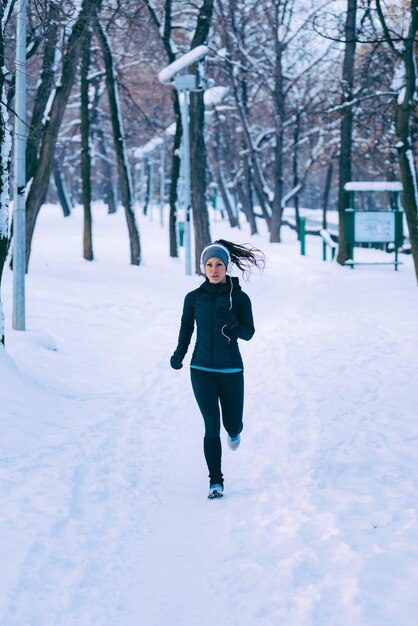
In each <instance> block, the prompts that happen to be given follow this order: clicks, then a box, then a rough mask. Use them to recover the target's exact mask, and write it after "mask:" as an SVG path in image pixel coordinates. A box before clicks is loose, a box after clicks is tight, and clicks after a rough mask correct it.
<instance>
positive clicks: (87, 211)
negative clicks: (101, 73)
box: [80, 29, 94, 261]
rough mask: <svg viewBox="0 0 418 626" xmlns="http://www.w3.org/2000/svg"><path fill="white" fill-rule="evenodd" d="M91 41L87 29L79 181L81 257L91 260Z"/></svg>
mask: <svg viewBox="0 0 418 626" xmlns="http://www.w3.org/2000/svg"><path fill="white" fill-rule="evenodd" d="M91 41H92V31H91V29H87V31H86V34H85V36H84V40H83V47H82V52H81V71H80V90H81V100H80V114H81V181H82V189H83V207H84V233H83V257H84V258H85V259H86V261H92V260H93V258H94V256H93V234H92V217H91V154H90V106H89V105H90V102H89V100H90V98H89V79H88V74H89V69H90V47H91Z"/></svg>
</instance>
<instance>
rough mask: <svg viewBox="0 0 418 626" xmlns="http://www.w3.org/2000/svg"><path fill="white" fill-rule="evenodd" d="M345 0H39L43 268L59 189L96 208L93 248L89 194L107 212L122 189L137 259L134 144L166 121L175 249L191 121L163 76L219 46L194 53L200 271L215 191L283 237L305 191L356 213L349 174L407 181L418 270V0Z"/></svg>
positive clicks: (34, 80) (34, 145)
mask: <svg viewBox="0 0 418 626" xmlns="http://www.w3.org/2000/svg"><path fill="white" fill-rule="evenodd" d="M14 6H15V3H14V2H13V0H10V1H7V0H2V2H1V16H2V22H1V23H2V30H1V36H0V65H1V67H2V68H3V71H2V72H1V76H0V89H1V129H0V142H1V145H2V152H1V155H2V158H1V162H0V168H1V171H0V186H1V189H0V191H1V203H2V204H1V206H0V277H1V270H2V268H3V264H4V263H5V260H6V256H7V250H8V249H9V246H10V237H11V232H12V228H11V226H12V225H10V224H9V225H8V226H7V218H6V217H5V216H6V212H8V199H9V196H10V193H9V178H8V173H9V172H10V129H11V128H12V125H13V107H14V82H15V69H14V54H15V53H14V48H15V10H14ZM345 8H346V10H345V11H341V3H336V2H335V1H334V0H323V1H322V2H318V1H317V0H303V1H302V0H263V2H260V1H259V0H199V1H198V2H192V1H189V0H152V1H151V0H135V1H134V0H125V2H123V3H121V2H115V1H114V0H83V1H82V2H80V3H75V2H72V1H69V0H67V1H66V0H64V1H60V2H58V1H56V0H28V35H27V62H28V114H27V120H26V121H27V128H28V143H27V232H26V236H27V263H28V265H29V259H30V252H31V243H32V238H33V233H34V230H35V227H36V223H37V217H38V215H39V212H40V211H41V210H42V205H43V204H44V203H45V202H46V201H47V199H50V200H59V201H60V202H61V204H62V206H63V210H64V214H68V213H69V212H70V211H71V210H72V205H73V204H74V203H75V202H78V203H80V204H82V205H83V210H84V233H83V255H84V257H85V258H86V259H88V260H91V259H93V258H94V237H93V225H92V219H91V203H92V201H93V200H94V199H101V200H104V201H105V202H106V203H107V205H108V210H109V212H114V211H115V210H116V208H117V205H118V204H121V205H122V206H123V209H124V212H125V216H126V222H127V231H128V239H129V246H130V262H131V263H132V264H135V265H139V264H140V262H141V243H140V233H139V228H138V224H137V220H136V217H135V202H137V201H138V197H135V189H134V186H135V180H133V179H134V178H136V177H137V176H136V171H135V169H134V166H135V158H134V154H135V150H136V149H138V148H141V147H142V146H144V145H145V144H147V142H149V140H150V139H152V138H154V137H162V136H164V146H165V150H166V151H167V158H166V159H165V163H166V170H167V171H166V176H167V179H168V181H169V185H168V194H167V200H168V202H169V204H170V221H169V233H170V237H169V253H170V255H171V256H176V255H177V254H178V250H177V235H176V225H177V219H178V216H177V213H178V208H179V206H180V201H179V180H180V170H181V158H180V156H181V155H180V146H181V138H182V123H181V117H180V106H179V99H178V94H177V92H176V90H175V89H173V88H171V87H167V86H163V85H161V84H160V83H159V81H158V78H157V75H158V72H159V70H161V68H162V67H164V66H165V65H167V64H169V63H171V62H173V61H174V60H175V59H176V58H178V57H179V56H180V55H181V54H183V53H185V52H187V51H188V50H190V49H191V48H193V47H195V46H198V45H200V44H202V43H205V44H207V45H208V46H209V48H210V53H209V54H208V55H207V57H206V58H205V60H204V61H203V62H200V63H198V64H196V65H195V66H194V67H192V68H190V69H191V71H192V72H194V73H196V74H198V75H199V76H200V77H203V78H204V83H203V84H204V86H205V90H204V91H200V92H196V93H193V94H192V95H191V119H190V122H191V158H192V172H193V176H192V206H193V216H194V228H195V242H196V269H197V265H198V262H197V259H198V257H199V254H200V250H201V249H202V247H203V246H204V245H205V244H206V243H207V242H208V240H210V237H211V235H210V225H209V220H208V212H207V203H208V199H209V196H210V194H212V192H213V190H214V189H215V190H216V192H217V194H218V195H219V196H220V197H221V198H222V206H223V207H224V208H225V212H226V217H227V218H228V220H229V223H230V225H231V226H232V227H236V228H242V222H243V220H245V221H246V222H247V223H248V228H249V230H250V232H251V233H252V234H254V233H256V232H257V228H258V224H259V220H260V218H261V219H263V220H265V222H266V224H267V227H268V230H269V233H270V240H271V242H280V240H281V229H282V227H283V223H284V222H285V221H286V219H285V214H284V211H285V209H286V207H289V206H291V207H294V210H295V213H296V225H297V227H298V225H299V210H300V207H302V206H308V207H312V208H321V209H323V211H324V216H326V209H327V208H328V207H330V206H333V207H335V208H338V209H339V212H340V215H342V214H343V212H344V210H345V208H346V204H347V198H346V194H345V191H344V185H345V183H346V182H347V181H349V180H390V181H392V180H401V181H402V183H403V187H404V194H403V204H404V208H405V213H406V216H407V221H408V227H409V237H410V241H411V249H412V254H413V257H414V261H415V266H416V268H417V276H418V239H417V238H418V226H417V224H418V222H417V193H418V192H417V188H418V185H417V176H416V172H417V167H416V158H417V135H418V133H417V129H418V116H417V108H416V105H417V93H416V79H417V77H416V64H415V60H416V52H417V49H416V48H417V27H418V26H417V20H418V10H417V0H346V6H345ZM173 124H174V126H172V125H173ZM169 126H172V128H173V132H172V133H171V134H169V135H168V134H167V133H166V129H167V128H168V127H169ZM145 171H146V170H145ZM145 200H146V194H145V195H144V197H143V201H144V203H145ZM324 219H325V223H326V217H325V218H324ZM346 258H347V256H346V250H345V233H344V228H343V220H340V231H339V261H340V262H341V263H344V261H345V260H346Z"/></svg>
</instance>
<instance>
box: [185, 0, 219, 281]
mask: <svg viewBox="0 0 418 626" xmlns="http://www.w3.org/2000/svg"><path fill="white" fill-rule="evenodd" d="M213 2H214V0H203V4H202V6H201V7H200V11H199V16H198V19H197V25H196V30H195V33H194V37H193V40H192V44H191V48H192V49H193V48H196V47H197V46H200V45H202V44H204V43H205V42H206V41H207V38H208V35H209V27H210V23H211V19H212V12H213ZM190 69H191V71H192V72H194V73H195V74H196V76H197V77H198V78H199V66H198V64H196V65H195V67H193V66H191V68H190ZM204 129H205V104H204V101H203V92H202V91H201V92H199V91H198V92H194V93H193V92H192V93H190V169H191V191H192V211H193V225H194V232H195V269H196V273H199V272H200V255H201V253H202V250H203V248H204V247H205V246H206V245H207V244H208V243H209V242H210V239H211V236H210V227H209V215H208V208H207V204H206V158H207V156H206V146H205V136H204Z"/></svg>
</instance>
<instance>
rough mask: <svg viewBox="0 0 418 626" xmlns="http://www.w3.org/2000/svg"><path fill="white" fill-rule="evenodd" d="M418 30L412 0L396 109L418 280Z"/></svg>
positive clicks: (416, 5)
mask: <svg viewBox="0 0 418 626" xmlns="http://www.w3.org/2000/svg"><path fill="white" fill-rule="evenodd" d="M417 31H418V2H417V0H411V23H410V26H409V32H408V38H407V39H406V40H405V47H404V50H403V55H402V57H403V63H404V66H405V78H406V85H405V93H404V97H403V98H398V107H397V111H396V132H397V135H398V137H399V139H400V141H399V143H398V154H399V169H400V175H401V182H402V186H403V207H404V211H405V217H406V221H407V224H408V231H409V239H410V242H411V252H412V258H413V260H414V267H415V274H416V277H417V281H418V180H417V170H416V165H415V155H414V152H413V144H412V141H411V117H412V114H413V110H414V97H416V79H417V76H416V65H415V61H416V58H415V51H414V45H415V44H414V42H415V37H416V34H417Z"/></svg>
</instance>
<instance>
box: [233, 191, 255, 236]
mask: <svg viewBox="0 0 418 626" xmlns="http://www.w3.org/2000/svg"><path fill="white" fill-rule="evenodd" d="M237 193H238V198H239V201H240V203H241V205H242V210H243V212H244V215H245V217H246V218H247V222H248V223H249V225H250V231H251V234H252V235H256V234H257V223H256V221H255V215H254V211H253V206H252V202H251V189H249V188H248V185H247V181H246V180H244V182H243V183H241V182H238V184H237Z"/></svg>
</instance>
